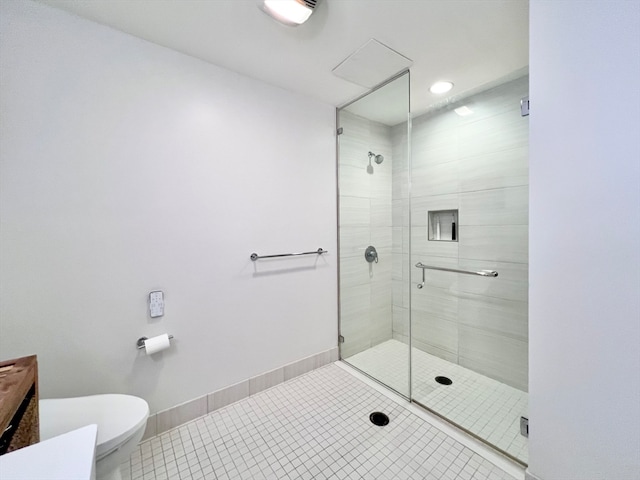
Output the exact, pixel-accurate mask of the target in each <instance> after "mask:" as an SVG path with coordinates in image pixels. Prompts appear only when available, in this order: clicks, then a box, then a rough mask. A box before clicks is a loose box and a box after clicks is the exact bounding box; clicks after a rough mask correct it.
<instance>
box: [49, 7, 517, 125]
mask: <svg viewBox="0 0 640 480" xmlns="http://www.w3.org/2000/svg"><path fill="white" fill-rule="evenodd" d="M39 1H41V2H42V3H45V4H48V5H51V6H53V7H57V8H61V9H64V10H67V11H69V12H72V13H75V14H77V15H80V16H82V17H85V18H88V19H91V20H94V21H96V22H99V23H102V24H104V25H108V26H111V27H113V28H115V29H118V30H121V31H123V32H126V33H130V34H131V35H135V36H137V37H140V38H143V39H146V40H149V41H151V42H154V43H156V44H159V45H163V46H165V47H169V48H172V49H174V50H177V51H179V52H182V53H186V54H187V55H191V56H194V57H197V58H200V59H202V60H205V61H207V62H210V63H213V64H216V65H219V66H221V67H224V68H227V69H229V70H233V71H235V72H238V73H242V74H244V75H247V76H250V77H253V78H256V79H259V80H262V81H264V82H267V83H269V84H272V85H275V86H278V87H281V88H284V89H287V90H289V91H293V92H297V93H301V94H304V95H309V96H311V97H314V98H316V99H318V100H320V101H322V102H326V103H329V104H332V105H335V106H340V105H342V104H345V103H347V102H348V101H350V100H352V99H354V98H356V97H358V96H360V95H362V94H363V93H365V92H366V91H367V89H366V88H364V87H361V86H359V85H356V84H353V83H350V82H348V81H346V80H344V79H341V78H338V77H336V76H335V75H333V74H332V72H331V71H332V69H333V68H334V67H336V66H337V65H338V64H340V63H341V62H342V61H343V60H344V59H346V58H347V57H348V56H349V55H351V54H352V53H353V52H355V51H356V50H357V49H358V48H360V47H361V46H362V45H364V44H365V43H366V42H367V41H368V40H370V39H372V38H375V39H376V40H378V41H379V42H381V43H383V44H384V45H386V46H388V47H389V48H391V49H393V50H395V51H397V52H399V53H400V54H402V55H404V56H405V57H408V58H409V59H411V60H413V66H412V67H411V109H412V112H413V114H414V115H417V114H420V113H421V112H424V111H426V110H427V109H428V108H429V107H430V106H433V105H434V104H436V103H441V102H442V97H440V96H436V95H433V94H431V93H429V91H428V87H429V86H430V85H431V84H432V83H433V82H435V81H437V80H443V79H444V80H450V81H452V82H454V83H455V88H454V90H452V91H451V93H450V94H451V95H456V96H461V95H462V94H463V93H464V92H467V91H470V90H477V89H478V87H479V86H481V85H485V84H491V83H492V82H493V81H495V80H496V79H497V78H501V77H505V76H508V75H510V74H512V73H513V72H514V71H518V70H522V69H523V68H525V67H526V66H527V65H528V61H529V52H528V49H529V25H528V10H529V5H528V0H321V1H320V2H319V5H318V6H317V7H316V10H315V12H314V14H313V15H312V16H311V18H310V19H309V20H308V21H307V22H306V23H305V24H303V25H301V26H299V27H287V26H284V25H281V24H279V23H277V22H276V21H274V20H272V19H271V18H269V17H268V16H267V15H265V14H264V13H263V12H262V11H261V10H260V9H259V8H257V5H258V0H135V1H133V0H128V1H127V0H90V1H88V0H39ZM381 80H382V79H381Z"/></svg>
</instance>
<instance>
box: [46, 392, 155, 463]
mask: <svg viewBox="0 0 640 480" xmlns="http://www.w3.org/2000/svg"><path fill="white" fill-rule="evenodd" d="M38 406H39V409H40V439H41V440H47V439H49V438H52V437H55V436H57V435H61V434H63V433H67V432H70V431H71V430H75V429H77V428H80V427H83V426H85V425H90V424H92V423H95V424H97V425H98V439H97V441H96V460H100V459H101V458H102V457H104V456H106V455H108V454H109V453H111V452H112V451H113V450H114V449H116V448H118V447H119V446H120V445H121V444H122V443H123V442H124V441H125V440H126V439H127V438H129V437H130V436H131V435H132V434H133V432H135V431H136V430H138V429H139V428H141V427H142V426H143V424H144V423H146V421H147V417H148V416H149V405H148V404H147V402H146V401H144V400H143V399H141V398H138V397H134V396H131V395H122V394H102V395H90V396H86V397H74V398H53V399H41V400H40V402H39V405H38Z"/></svg>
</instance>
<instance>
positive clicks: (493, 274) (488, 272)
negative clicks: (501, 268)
mask: <svg viewBox="0 0 640 480" xmlns="http://www.w3.org/2000/svg"><path fill="white" fill-rule="evenodd" d="M416 268H421V269H422V283H419V284H418V285H417V286H418V288H422V287H424V271H425V270H440V271H441V272H453V273H464V274H466V275H479V276H481V277H497V276H498V272H496V271H495V270H480V271H469V270H458V269H457V268H444V267H435V266H433V265H425V264H424V263H422V262H418V263H416Z"/></svg>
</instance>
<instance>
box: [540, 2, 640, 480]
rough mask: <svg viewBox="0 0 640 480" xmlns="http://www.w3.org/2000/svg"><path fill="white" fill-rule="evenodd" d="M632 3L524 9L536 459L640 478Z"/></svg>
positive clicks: (560, 476)
mask: <svg viewBox="0 0 640 480" xmlns="http://www.w3.org/2000/svg"><path fill="white" fill-rule="evenodd" d="M639 32H640V2H638V1H637V0H633V1H615V2H614V1H598V2H594V1H578V0H573V1H572V0H563V1H561V2H558V1H557V0H532V1H531V65H530V71H531V83H530V86H531V102H532V104H531V105H532V106H531V118H530V122H531V123H530V126H531V130H530V139H531V149H530V179H531V184H530V185H531V191H530V232H531V233H530V283H531V285H530V317H529V318H530V384H529V387H530V432H531V433H530V439H529V440H530V442H529V447H530V462H529V471H530V472H531V473H532V474H533V475H535V476H537V477H539V478H541V479H544V480H556V479H557V480H570V479H579V480H590V479H610V480H631V479H634V480H637V479H638V478H640V476H639V475H640V473H639V472H640V433H639V432H640V347H639V345H640V135H639V133H638V132H640V88H639V81H640V34H639Z"/></svg>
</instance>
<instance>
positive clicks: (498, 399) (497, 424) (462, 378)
mask: <svg viewBox="0 0 640 480" xmlns="http://www.w3.org/2000/svg"><path fill="white" fill-rule="evenodd" d="M346 361H347V362H348V363H349V364H351V365H353V366H354V367H356V368H358V369H360V370H362V371H363V372H366V373H367V374H369V375H371V376H372V377H374V378H376V379H378V380H380V381H381V382H383V383H384V384H386V385H388V386H389V387H391V388H393V389H394V390H396V391H398V392H400V393H403V394H405V395H406V394H407V391H408V384H409V372H408V362H409V347H408V345H406V344H405V343H402V342H399V341H398V340H388V341H386V342H383V343H380V344H379V345H376V346H375V347H372V348H369V349H367V350H365V351H363V352H361V353H358V354H356V355H353V356H352V357H349V358H347V359H346ZM412 374H413V378H414V385H413V392H412V396H413V399H414V400H416V401H417V402H420V403H421V404H422V405H424V406H426V407H428V408H430V409H431V410H433V411H434V412H437V413H438V414H440V415H442V416H443V417H445V418H447V419H449V420H450V421H452V422H454V423H456V424H457V425H459V426H460V427H462V428H464V429H466V430H468V431H470V432H472V433H474V434H475V435H477V436H479V437H481V438H483V439H485V440H487V441H488V442H489V443H491V444H492V445H494V446H496V447H497V448H499V449H500V450H503V451H504V452H506V453H508V454H509V455H511V456H513V457H515V458H517V459H519V460H520V461H521V462H523V463H528V459H529V454H528V445H527V438H526V437H524V436H522V435H521V434H520V417H521V416H524V417H528V415H527V408H528V395H527V393H526V392H523V391H521V390H518V389H516V388H513V387H511V386H509V385H505V384H504V383H501V382H498V381H496V380H493V379H492V378H489V377H486V376H484V375H480V374H479V373H476V372H474V371H472V370H469V369H468V368H464V367H461V366H460V365H456V364H454V363H451V362H448V361H446V360H443V359H441V358H439V357H436V356H434V355H430V354H428V353H425V352H423V351H422V350H419V349H417V348H414V349H413V364H412ZM437 376H445V377H448V378H450V379H451V380H452V381H453V384H451V385H441V384H439V383H437V382H436V381H435V377H437Z"/></svg>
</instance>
